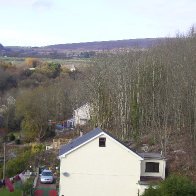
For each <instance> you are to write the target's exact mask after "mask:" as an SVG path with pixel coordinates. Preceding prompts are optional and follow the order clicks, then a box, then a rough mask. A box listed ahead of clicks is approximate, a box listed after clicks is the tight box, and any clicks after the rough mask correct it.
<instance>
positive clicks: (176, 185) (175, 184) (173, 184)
mask: <svg viewBox="0 0 196 196" xmlns="http://www.w3.org/2000/svg"><path fill="white" fill-rule="evenodd" d="M195 195H196V185H195V184H193V182H191V181H190V180H189V179H188V178H187V177H184V176H177V175H172V176H170V177H168V178H167V179H166V180H165V181H164V182H162V183H161V184H160V185H159V186H158V187H157V188H153V187H150V188H149V189H147V190H145V192H144V194H143V196H195Z"/></svg>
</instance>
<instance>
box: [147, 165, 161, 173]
mask: <svg viewBox="0 0 196 196" xmlns="http://www.w3.org/2000/svg"><path fill="white" fill-rule="evenodd" d="M145 172H156V173H158V172H159V163H155V162H146V170H145Z"/></svg>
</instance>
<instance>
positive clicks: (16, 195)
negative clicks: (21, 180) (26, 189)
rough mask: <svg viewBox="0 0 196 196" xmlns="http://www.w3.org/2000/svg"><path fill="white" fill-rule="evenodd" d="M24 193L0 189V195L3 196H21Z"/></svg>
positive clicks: (17, 190)
mask: <svg viewBox="0 0 196 196" xmlns="http://www.w3.org/2000/svg"><path fill="white" fill-rule="evenodd" d="M21 194H22V192H21V190H19V189H16V190H14V192H9V191H8V190H7V189H6V188H1V189H0V195H2V196H21Z"/></svg>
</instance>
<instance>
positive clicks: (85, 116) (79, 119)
mask: <svg viewBox="0 0 196 196" xmlns="http://www.w3.org/2000/svg"><path fill="white" fill-rule="evenodd" d="M73 119H74V126H77V125H84V124H86V123H87V121H88V120H90V105H89V104H88V103H86V104H84V105H82V106H81V107H79V108H77V109H76V110H74V113H73Z"/></svg>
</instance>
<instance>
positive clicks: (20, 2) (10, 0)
mask: <svg viewBox="0 0 196 196" xmlns="http://www.w3.org/2000/svg"><path fill="white" fill-rule="evenodd" d="M35 1H36V0H7V1H5V0H0V6H26V5H27V6H28V5H32V4H33V3H34V2H35Z"/></svg>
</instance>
